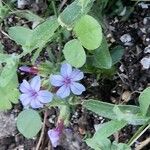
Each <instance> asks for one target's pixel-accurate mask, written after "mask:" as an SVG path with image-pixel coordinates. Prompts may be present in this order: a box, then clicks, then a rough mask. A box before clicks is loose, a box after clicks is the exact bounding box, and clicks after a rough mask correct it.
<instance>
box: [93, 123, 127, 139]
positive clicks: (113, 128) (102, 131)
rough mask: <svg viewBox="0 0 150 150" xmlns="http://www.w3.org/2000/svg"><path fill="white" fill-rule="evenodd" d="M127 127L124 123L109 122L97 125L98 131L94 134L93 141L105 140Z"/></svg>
mask: <svg viewBox="0 0 150 150" xmlns="http://www.w3.org/2000/svg"><path fill="white" fill-rule="evenodd" d="M126 125H127V122H126V121H118V120H111V121H109V122H106V123H103V124H100V125H99V129H98V130H97V131H96V133H95V134H94V139H99V140H101V139H106V138H107V137H109V136H111V135H112V134H114V133H116V132H118V131H119V130H121V129H122V128H123V127H125V126H126Z"/></svg>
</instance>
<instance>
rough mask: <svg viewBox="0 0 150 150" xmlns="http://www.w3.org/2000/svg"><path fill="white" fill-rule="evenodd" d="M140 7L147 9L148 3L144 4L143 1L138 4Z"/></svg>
mask: <svg viewBox="0 0 150 150" xmlns="http://www.w3.org/2000/svg"><path fill="white" fill-rule="evenodd" d="M138 5H139V6H140V7H142V8H143V9H148V6H149V4H145V3H143V2H141V3H139V4H138Z"/></svg>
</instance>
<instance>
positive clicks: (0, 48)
mask: <svg viewBox="0 0 150 150" xmlns="http://www.w3.org/2000/svg"><path fill="white" fill-rule="evenodd" d="M3 49H4V46H3V44H2V43H1V42H0V53H3ZM0 60H1V59H0Z"/></svg>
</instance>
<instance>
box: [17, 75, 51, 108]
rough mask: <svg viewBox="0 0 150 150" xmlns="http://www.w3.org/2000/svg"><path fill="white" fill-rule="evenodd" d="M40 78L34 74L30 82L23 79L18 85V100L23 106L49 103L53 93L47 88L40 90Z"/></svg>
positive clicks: (33, 106) (41, 105)
mask: <svg viewBox="0 0 150 150" xmlns="http://www.w3.org/2000/svg"><path fill="white" fill-rule="evenodd" d="M40 87H41V78H40V76H35V77H34V78H33V79H32V80H31V82H30V83H29V82H27V81H26V80H23V82H22V83H21V85H20V91H21V92H22V94H21V95H20V101H21V103H22V105H23V106H24V107H29V106H31V107H32V108H42V107H43V104H46V103H49V102H50V101H51V100H52V98H53V95H52V93H51V92H49V91H48V90H40Z"/></svg>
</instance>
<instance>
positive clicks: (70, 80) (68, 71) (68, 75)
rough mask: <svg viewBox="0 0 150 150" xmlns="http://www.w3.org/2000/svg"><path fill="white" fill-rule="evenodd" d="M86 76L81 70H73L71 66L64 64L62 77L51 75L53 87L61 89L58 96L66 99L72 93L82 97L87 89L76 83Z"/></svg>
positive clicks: (61, 72)
mask: <svg viewBox="0 0 150 150" xmlns="http://www.w3.org/2000/svg"><path fill="white" fill-rule="evenodd" d="M83 77H84V75H83V72H81V71H80V70H79V69H72V66H71V65H70V64H62V66H61V70H60V75H51V76H50V82H51V84H52V85H53V86H56V87H60V88H59V89H58V91H57V92H56V95H57V96H59V97H61V98H66V97H67V96H69V95H70V92H71V91H72V93H73V94H75V95H81V94H82V92H83V91H85V87H84V86H83V85H82V84H80V83H78V82H76V81H80V80H81V79H83Z"/></svg>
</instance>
